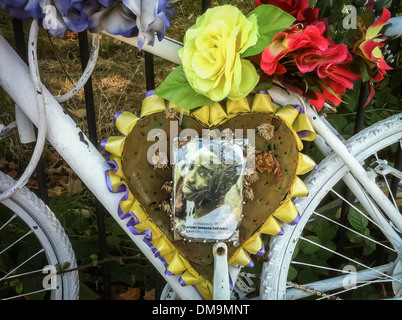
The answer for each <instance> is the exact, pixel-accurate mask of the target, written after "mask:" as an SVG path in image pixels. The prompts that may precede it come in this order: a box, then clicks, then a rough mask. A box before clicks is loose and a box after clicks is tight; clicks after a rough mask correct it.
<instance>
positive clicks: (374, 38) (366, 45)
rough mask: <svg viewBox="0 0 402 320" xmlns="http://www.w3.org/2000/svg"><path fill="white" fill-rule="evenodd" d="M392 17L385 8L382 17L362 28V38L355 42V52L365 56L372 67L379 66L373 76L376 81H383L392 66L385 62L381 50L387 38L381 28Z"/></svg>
mask: <svg viewBox="0 0 402 320" xmlns="http://www.w3.org/2000/svg"><path fill="white" fill-rule="evenodd" d="M390 17H391V13H390V12H389V11H388V10H387V9H384V11H383V13H382V15H381V17H380V18H379V19H378V20H377V21H376V22H375V23H374V24H373V25H372V26H370V27H369V28H368V29H367V30H366V31H365V30H362V28H361V31H362V32H363V36H362V38H361V39H360V40H359V41H358V42H357V43H356V44H355V48H354V52H355V53H356V54H358V55H360V56H362V57H363V59H364V60H365V61H366V63H367V65H368V66H369V67H370V68H371V69H374V68H377V74H376V75H375V76H374V77H373V80H374V81H381V80H383V79H384V75H385V74H386V73H387V70H391V69H392V68H391V67H390V66H389V65H388V64H387V63H386V62H385V59H384V56H383V54H382V52H381V49H380V48H382V47H384V43H383V41H385V40H386V39H387V38H386V37H382V36H381V35H379V32H380V30H381V29H382V27H383V26H384V25H385V23H386V22H387V21H388V20H389V18H390Z"/></svg>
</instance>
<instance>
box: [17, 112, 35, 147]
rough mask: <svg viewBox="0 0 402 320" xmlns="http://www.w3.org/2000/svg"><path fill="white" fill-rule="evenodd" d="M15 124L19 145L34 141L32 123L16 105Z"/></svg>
mask: <svg viewBox="0 0 402 320" xmlns="http://www.w3.org/2000/svg"><path fill="white" fill-rule="evenodd" d="M15 123H16V124H17V128H18V135H19V137H20V141H21V143H23V144H26V143H31V142H34V141H35V140H36V134H35V130H34V125H33V123H32V122H31V120H29V118H28V117H27V116H26V114H25V113H24V112H23V111H22V110H21V108H20V107H19V106H17V105H15Z"/></svg>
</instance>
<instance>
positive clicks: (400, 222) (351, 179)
mask: <svg viewBox="0 0 402 320" xmlns="http://www.w3.org/2000/svg"><path fill="white" fill-rule="evenodd" d="M305 110H306V114H307V115H308V117H309V118H310V121H311V123H312V124H313V126H314V129H315V130H316V131H317V133H318V134H319V135H320V136H321V137H322V139H323V140H324V141H325V143H326V144H327V145H328V146H329V147H328V146H326V145H325V144H324V143H322V142H320V141H318V143H317V146H318V147H319V149H320V150H321V151H322V152H323V153H324V154H325V155H328V154H329V153H330V152H332V151H333V152H334V153H336V154H337V156H339V158H340V159H341V160H342V161H343V162H344V163H345V164H346V165H347V167H348V168H349V170H350V171H349V172H348V173H347V174H346V175H345V176H344V177H343V181H344V182H345V184H346V185H347V187H348V188H349V189H350V190H351V191H352V192H353V193H354V195H355V196H356V198H357V199H358V200H359V201H360V203H361V204H362V205H364V207H365V208H366V210H367V211H368V213H369V214H370V216H371V218H372V219H373V220H374V222H375V223H377V224H378V226H379V227H380V228H382V229H383V231H384V234H385V235H386V236H387V238H388V240H389V241H390V242H391V243H392V244H393V245H394V247H395V248H396V250H397V252H398V255H399V257H400V258H402V243H401V240H400V236H399V235H398V234H397V232H396V231H395V229H394V228H393V227H392V225H391V224H390V223H389V222H388V221H387V220H386V219H385V217H384V216H383V215H382V214H381V212H380V211H379V210H378V208H377V207H376V206H374V205H373V203H372V202H371V201H370V199H369V198H368V196H367V194H366V192H365V191H364V190H363V189H362V187H364V188H365V189H366V190H367V192H368V194H369V195H370V196H371V197H372V198H373V200H374V201H375V203H376V204H377V205H378V207H380V208H381V209H382V210H383V212H384V213H385V214H386V215H387V216H388V218H389V219H390V220H391V222H392V223H393V224H394V226H395V227H396V228H397V229H398V230H399V231H402V217H401V215H400V213H399V210H398V209H397V208H396V207H395V206H393V204H392V202H391V201H390V200H389V199H388V197H387V196H386V195H385V194H384V193H383V192H382V190H381V189H380V188H379V187H378V186H377V184H376V182H375V181H373V179H371V177H370V175H369V174H368V172H367V171H366V170H365V169H364V168H363V166H362V165H361V164H360V163H359V162H358V161H357V160H356V158H355V157H354V156H353V155H352V154H351V153H350V152H349V150H348V149H347V147H346V146H345V144H344V143H343V142H342V141H341V139H340V138H338V137H337V136H336V135H335V133H334V132H333V131H332V130H331V128H330V127H328V125H327V124H326V123H325V122H324V121H323V120H322V119H321V118H320V116H318V115H317V113H316V112H315V111H314V110H312V108H311V107H309V106H306V105H305Z"/></svg>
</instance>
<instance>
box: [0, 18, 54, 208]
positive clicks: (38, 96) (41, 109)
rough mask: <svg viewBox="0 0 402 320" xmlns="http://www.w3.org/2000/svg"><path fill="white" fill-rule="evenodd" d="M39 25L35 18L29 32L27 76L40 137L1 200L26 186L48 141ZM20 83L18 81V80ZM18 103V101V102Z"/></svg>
mask: <svg viewBox="0 0 402 320" xmlns="http://www.w3.org/2000/svg"><path fill="white" fill-rule="evenodd" d="M38 32H39V27H38V24H37V22H36V21H35V20H34V21H33V22H32V25H31V29H30V32H29V41H28V46H29V52H28V61H29V73H28V75H27V78H28V79H29V80H30V81H32V82H31V83H32V86H33V88H32V90H33V91H32V92H33V94H34V95H33V97H32V98H33V99H32V102H34V103H35V105H36V110H37V111H38V112H37V114H38V122H37V127H38V137H37V141H36V145H35V148H34V151H33V154H32V157H31V160H30V161H29V163H28V165H27V167H26V168H25V170H24V172H23V173H22V175H21V177H20V178H19V179H18V181H17V182H16V183H15V184H14V185H13V186H12V187H11V188H10V189H8V190H7V191H4V192H3V193H1V194H0V201H2V200H5V199H8V198H9V197H11V196H12V195H13V194H14V192H16V191H17V190H19V189H20V188H22V187H23V186H25V184H26V183H27V182H28V180H29V178H30V177H31V175H32V173H33V172H34V171H35V169H36V166H37V164H38V162H39V160H40V157H41V156H42V152H43V148H44V146H45V142H46V126H47V121H46V105H45V97H44V95H43V88H42V83H41V82H40V76H39V69H38V61H37V56H36V45H37V37H38ZM4 75H5V76H7V75H9V74H8V73H4ZM17 84H18V82H17ZM17 105H18V103H17Z"/></svg>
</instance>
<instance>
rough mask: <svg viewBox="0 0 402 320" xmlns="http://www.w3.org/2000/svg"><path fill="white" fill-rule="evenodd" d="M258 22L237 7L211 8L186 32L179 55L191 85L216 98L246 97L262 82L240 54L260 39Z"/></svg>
mask: <svg viewBox="0 0 402 320" xmlns="http://www.w3.org/2000/svg"><path fill="white" fill-rule="evenodd" d="M257 30H258V27H257V24H256V22H255V20H254V19H253V18H251V19H247V18H246V17H245V16H244V15H243V14H242V13H241V12H240V10H239V9H237V8H236V7H233V6H230V5H225V6H220V7H215V8H212V9H209V10H207V11H206V12H205V13H204V15H202V16H200V17H199V18H198V19H197V21H196V24H195V25H194V26H193V27H191V28H190V29H189V30H188V31H187V32H186V35H185V38H184V47H183V48H182V49H180V51H179V56H180V58H181V60H182V62H183V68H184V72H185V75H186V78H187V80H188V82H189V83H190V85H191V87H192V88H193V89H194V90H195V91H196V92H197V93H200V94H202V95H204V96H206V97H208V98H210V99H211V100H213V101H221V100H223V99H225V98H229V99H231V100H237V99H240V98H244V97H245V96H247V94H249V93H250V91H251V90H252V89H253V88H254V87H255V86H256V84H257V83H258V81H259V77H258V74H257V71H256V70H255V68H254V66H253V65H252V63H251V62H250V61H248V60H245V59H242V58H240V54H241V53H242V52H244V51H245V50H246V49H248V48H249V47H250V46H253V45H254V44H255V43H256V42H257Z"/></svg>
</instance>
